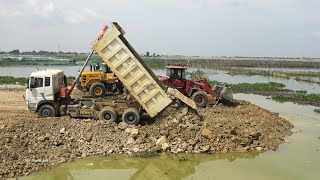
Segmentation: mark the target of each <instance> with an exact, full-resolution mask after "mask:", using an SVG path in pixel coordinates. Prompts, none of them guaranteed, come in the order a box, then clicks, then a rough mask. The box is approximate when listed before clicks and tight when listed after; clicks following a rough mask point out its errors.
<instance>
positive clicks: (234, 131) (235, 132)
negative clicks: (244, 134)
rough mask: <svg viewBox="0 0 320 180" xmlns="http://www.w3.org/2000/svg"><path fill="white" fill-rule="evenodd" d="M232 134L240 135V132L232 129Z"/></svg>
mask: <svg viewBox="0 0 320 180" xmlns="http://www.w3.org/2000/svg"><path fill="white" fill-rule="evenodd" d="M230 134H232V135H235V136H236V135H238V132H237V130H235V129H232V130H231V131H230Z"/></svg>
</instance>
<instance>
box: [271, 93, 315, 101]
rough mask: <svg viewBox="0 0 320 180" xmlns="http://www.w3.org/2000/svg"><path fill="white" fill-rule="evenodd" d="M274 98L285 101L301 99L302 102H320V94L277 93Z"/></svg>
mask: <svg viewBox="0 0 320 180" xmlns="http://www.w3.org/2000/svg"><path fill="white" fill-rule="evenodd" d="M272 99H273V100H276V101H280V102H285V101H300V102H320V94H296V95H293V96H284V95H276V96H273V97H272Z"/></svg>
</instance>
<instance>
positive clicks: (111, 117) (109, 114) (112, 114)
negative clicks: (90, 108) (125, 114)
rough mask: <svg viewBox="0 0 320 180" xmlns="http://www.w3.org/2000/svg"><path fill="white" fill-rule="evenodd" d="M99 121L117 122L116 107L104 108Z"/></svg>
mask: <svg viewBox="0 0 320 180" xmlns="http://www.w3.org/2000/svg"><path fill="white" fill-rule="evenodd" d="M99 119H100V120H105V121H113V122H115V121H117V112H116V110H115V109H114V107H111V106H107V107H104V108H103V109H102V110H101V111H100V113H99Z"/></svg>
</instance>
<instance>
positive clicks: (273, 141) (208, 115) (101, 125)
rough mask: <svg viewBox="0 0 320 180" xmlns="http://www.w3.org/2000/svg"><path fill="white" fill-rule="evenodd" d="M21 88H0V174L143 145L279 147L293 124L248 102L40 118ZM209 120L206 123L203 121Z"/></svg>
mask: <svg viewBox="0 0 320 180" xmlns="http://www.w3.org/2000/svg"><path fill="white" fill-rule="evenodd" d="M23 94H24V92H23V91H0V96H1V97H3V98H2V99H0V154H1V156H0V178H5V177H16V176H21V175H26V174H29V173H30V172H35V171H39V170H42V169H45V168H47V167H51V166H54V165H57V164H59V163H63V162H68V161H71V160H74V159H77V158H83V157H87V156H92V155H108V154H111V153H126V154H128V155H131V154H133V153H135V152H141V151H158V152H161V151H168V152H173V153H180V152H190V153H191V152H193V153H200V152H205V153H214V152H245V151H266V150H269V149H276V148H277V147H278V146H279V144H281V143H282V142H283V141H284V138H285V137H286V136H288V135H290V134H291V132H290V129H291V128H292V125H291V124H290V123H289V122H288V121H286V120H285V119H283V118H280V117H279V116H278V115H277V114H274V113H270V112H269V111H266V110H264V109H262V108H259V107H257V106H255V105H252V104H250V103H248V102H244V101H242V102H240V104H239V105H238V106H236V107H227V106H223V105H218V106H216V107H215V108H210V107H209V108H205V109H201V110H200V111H199V114H198V113H197V112H195V111H194V110H190V109H189V108H188V107H185V106H178V105H176V104H173V105H171V106H169V107H167V108H166V109H165V110H164V111H163V112H161V113H160V114H159V115H158V116H156V117H155V118H154V119H153V120H152V121H151V120H149V119H148V118H147V117H144V120H143V121H142V123H141V124H140V125H139V126H127V125H126V124H124V123H119V124H117V123H113V122H105V121H95V120H86V119H81V120H77V119H70V118H68V117H62V118H44V119H39V118H37V116H36V114H34V113H30V112H28V111H26V110H25V109H24V106H23V105H24V102H23V98H22V95H23ZM204 124H205V126H204Z"/></svg>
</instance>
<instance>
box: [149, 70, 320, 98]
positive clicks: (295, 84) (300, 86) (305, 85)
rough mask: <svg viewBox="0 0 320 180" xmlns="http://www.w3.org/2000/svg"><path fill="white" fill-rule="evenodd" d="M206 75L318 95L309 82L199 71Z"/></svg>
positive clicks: (319, 89) (317, 88) (315, 86)
mask: <svg viewBox="0 0 320 180" xmlns="http://www.w3.org/2000/svg"><path fill="white" fill-rule="evenodd" d="M196 70H197V68H188V71H189V72H192V71H196ZM201 70H202V71H204V72H205V73H206V75H207V76H208V78H209V79H210V80H212V81H213V80H215V81H218V82H225V83H228V84H238V83H268V82H277V83H282V84H284V85H285V86H286V88H287V89H291V90H295V91H298V90H306V91H307V92H308V93H320V84H317V83H309V82H299V81H296V80H295V79H293V78H291V79H285V78H280V77H272V76H260V75H253V76H248V75H242V74H236V75H230V74H229V73H228V71H225V70H215V69H201ZM153 71H154V72H155V74H156V75H165V73H166V70H165V69H153Z"/></svg>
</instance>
